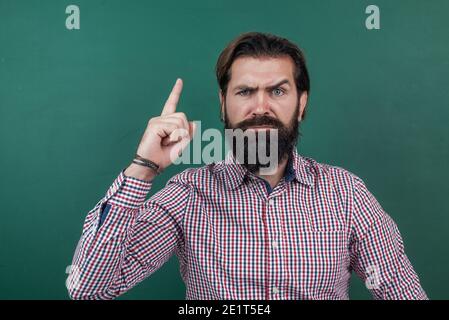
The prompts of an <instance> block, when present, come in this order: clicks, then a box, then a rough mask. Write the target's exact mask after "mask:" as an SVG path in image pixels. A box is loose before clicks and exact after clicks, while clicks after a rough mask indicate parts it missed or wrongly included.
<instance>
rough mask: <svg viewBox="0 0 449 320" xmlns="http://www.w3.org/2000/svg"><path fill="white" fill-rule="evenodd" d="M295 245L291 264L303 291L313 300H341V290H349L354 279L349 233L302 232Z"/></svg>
mask: <svg viewBox="0 0 449 320" xmlns="http://www.w3.org/2000/svg"><path fill="white" fill-rule="evenodd" d="M293 245H294V248H292V249H293V255H292V256H291V257H290V259H289V260H288V263H289V264H290V267H291V268H290V270H294V272H295V274H294V277H293V279H294V280H295V286H296V287H297V288H298V289H299V290H300V292H303V293H304V294H306V295H308V298H310V299H329V297H332V296H335V297H341V296H342V294H344V293H341V292H340V293H338V292H337V290H339V289H338V288H344V287H345V286H346V287H347V282H348V281H349V277H350V271H349V254H348V234H347V232H346V231H343V230H338V231H301V232H299V233H296V234H295V235H294V239H293ZM340 290H341V289H340Z"/></svg>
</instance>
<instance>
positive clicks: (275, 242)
mask: <svg viewBox="0 0 449 320" xmlns="http://www.w3.org/2000/svg"><path fill="white" fill-rule="evenodd" d="M271 245H272V246H273V248H274V249H277V248H278V243H277V241H273V242H272V243H271Z"/></svg>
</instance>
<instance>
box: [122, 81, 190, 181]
mask: <svg viewBox="0 0 449 320" xmlns="http://www.w3.org/2000/svg"><path fill="white" fill-rule="evenodd" d="M182 84H183V83H182V80H181V79H177V80H176V83H175V85H174V86H173V89H172V91H171V93H170V96H169V97H168V99H167V101H166V102H165V105H164V108H163V109H162V113H161V115H160V116H158V117H154V118H151V119H150V120H149V121H148V125H147V128H146V129H145V132H144V134H143V137H142V139H141V141H140V143H139V146H138V148H137V154H138V155H140V156H141V157H143V158H146V159H149V160H151V161H153V162H155V163H156V164H157V165H159V170H163V169H165V168H167V167H168V166H170V165H171V164H172V163H173V162H174V161H175V160H176V159H177V158H178V157H179V156H180V155H181V153H182V150H184V148H185V147H187V145H188V144H189V142H190V140H191V139H192V138H193V135H194V133H195V130H196V125H195V123H194V122H189V121H188V120H187V117H186V115H185V114H184V113H183V112H176V106H177V104H178V101H179V97H180V95H181V91H182ZM124 173H125V175H127V176H132V177H135V178H138V179H142V180H152V179H153V178H154V176H155V173H154V172H153V170H152V169H150V168H146V167H143V166H140V165H137V164H134V163H133V164H131V165H130V166H129V167H128V168H127V169H126V170H125V172H124Z"/></svg>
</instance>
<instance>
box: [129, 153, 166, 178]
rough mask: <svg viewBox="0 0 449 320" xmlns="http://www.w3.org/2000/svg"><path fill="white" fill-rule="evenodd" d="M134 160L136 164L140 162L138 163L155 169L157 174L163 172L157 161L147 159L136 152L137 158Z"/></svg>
mask: <svg viewBox="0 0 449 320" xmlns="http://www.w3.org/2000/svg"><path fill="white" fill-rule="evenodd" d="M132 162H133V163H135V164H138V165H141V166H144V167H147V168H150V169H153V170H154V172H155V173H156V174H160V173H161V171H160V170H159V166H158V165H157V164H156V163H154V162H153V161H151V160H148V159H145V158H143V157H141V156H139V155H138V154H137V153H136V156H135V159H134V160H133V161H132Z"/></svg>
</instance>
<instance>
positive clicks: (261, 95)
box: [252, 92, 271, 115]
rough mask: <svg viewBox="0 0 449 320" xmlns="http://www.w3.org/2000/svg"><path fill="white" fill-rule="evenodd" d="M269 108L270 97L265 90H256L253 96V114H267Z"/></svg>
mask: <svg viewBox="0 0 449 320" xmlns="http://www.w3.org/2000/svg"><path fill="white" fill-rule="evenodd" d="M270 110H271V105H270V99H269V97H268V95H267V94H266V93H265V92H258V93H257V95H256V96H255V101H254V108H253V112H252V113H253V115H269V114H270Z"/></svg>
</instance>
